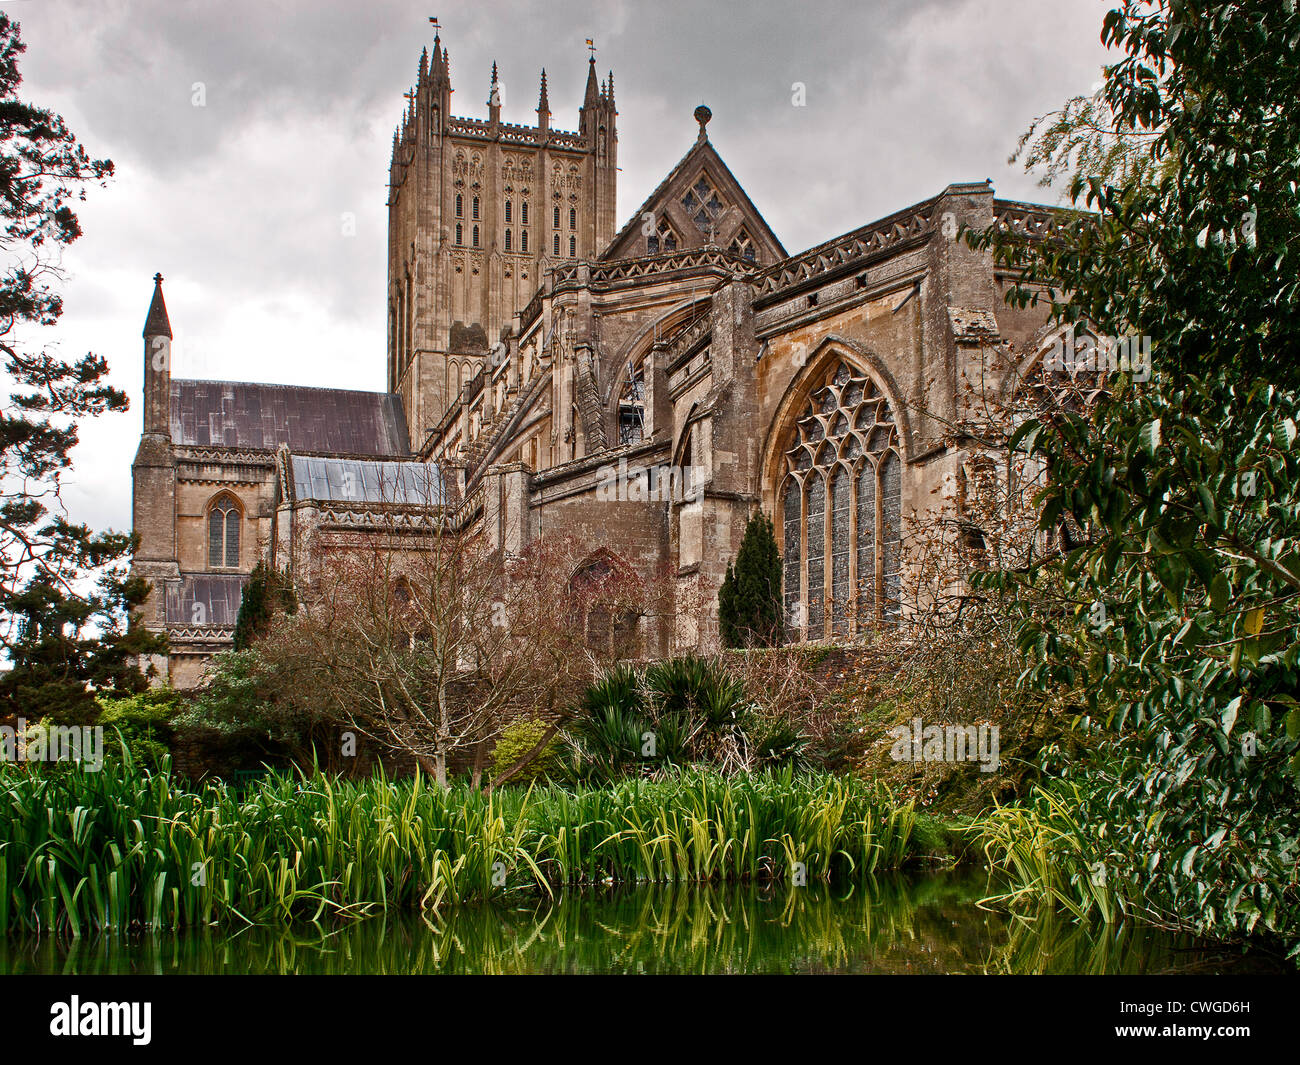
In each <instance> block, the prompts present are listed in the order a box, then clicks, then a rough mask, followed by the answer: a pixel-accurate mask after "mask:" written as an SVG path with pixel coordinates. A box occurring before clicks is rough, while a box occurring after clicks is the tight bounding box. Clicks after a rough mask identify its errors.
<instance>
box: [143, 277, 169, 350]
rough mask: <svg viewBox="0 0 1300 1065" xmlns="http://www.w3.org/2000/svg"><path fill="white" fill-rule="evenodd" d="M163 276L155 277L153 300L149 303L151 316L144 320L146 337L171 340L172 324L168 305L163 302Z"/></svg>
mask: <svg viewBox="0 0 1300 1065" xmlns="http://www.w3.org/2000/svg"><path fill="white" fill-rule="evenodd" d="M162 283H163V276H162V274H154V275H153V299H152V300H151V301H150V302H149V315H148V317H147V318H145V320H144V335H145V336H147V337H166V338H167V339H168V340H170V339H171V335H172V324H171V322H170V321H169V320H168V318H167V303H166V302H165V301H164V300H163V290H162Z"/></svg>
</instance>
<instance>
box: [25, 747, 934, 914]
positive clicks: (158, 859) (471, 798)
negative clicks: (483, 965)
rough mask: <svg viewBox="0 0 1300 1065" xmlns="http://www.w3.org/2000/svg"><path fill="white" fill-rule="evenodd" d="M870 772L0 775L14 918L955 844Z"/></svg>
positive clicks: (724, 866) (889, 863)
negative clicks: (600, 778)
mask: <svg viewBox="0 0 1300 1065" xmlns="http://www.w3.org/2000/svg"><path fill="white" fill-rule="evenodd" d="M943 840H944V834H943V832H942V831H941V830H939V829H938V828H937V827H936V825H935V824H934V823H933V822H931V821H929V820H927V819H925V818H923V817H921V816H920V815H918V814H917V813H915V811H914V810H913V809H912V807H911V805H910V804H897V803H895V802H894V801H893V799H892V797H891V795H890V794H889V793H888V792H887V791H886V790H885V789H883V788H880V787H878V786H873V785H869V784H866V783H863V782H861V781H857V780H853V779H848V778H842V777H833V776H829V775H820V774H793V773H790V772H782V773H772V774H761V775H754V776H748V777H745V776H741V777H732V778H728V779H723V778H721V777H718V776H713V775H709V774H703V773H697V772H683V773H681V774H679V775H674V776H670V777H667V778H665V779H661V780H655V781H647V780H634V781H627V782H624V783H620V784H617V785H614V786H609V787H600V788H594V787H593V788H578V789H574V790H572V791H568V790H562V789H559V788H554V787H549V788H534V789H532V790H525V789H511V788H506V789H501V790H498V791H497V792H496V793H494V794H493V795H491V796H489V795H486V794H484V793H482V792H476V791H471V790H469V789H468V788H464V787H453V788H452V789H451V790H449V791H445V792H444V791H441V790H439V789H437V788H435V787H431V786H430V785H429V784H428V783H427V782H426V781H425V780H423V779H422V778H419V777H417V778H413V779H409V780H402V781H387V780H383V779H379V778H375V779H370V780H365V781H339V780H335V779H332V778H329V777H327V776H324V775H322V774H319V773H317V774H313V775H305V776H290V775H272V776H270V777H267V778H265V779H264V780H263V781H261V782H260V783H259V784H257V785H256V786H255V787H253V788H252V789H250V790H248V791H245V792H242V793H241V792H237V791H235V790H233V789H231V788H229V787H227V786H226V785H224V784H219V783H218V784H211V785H207V786H205V787H202V788H199V789H197V790H195V789H191V788H188V787H186V786H184V785H182V784H181V783H180V782H179V781H177V780H175V779H173V778H172V777H171V776H170V775H168V774H166V773H160V774H150V773H143V772H139V771H133V770H132V769H131V768H130V767H129V766H123V765H117V766H113V765H109V766H106V767H105V769H104V770H103V771H102V772H100V773H80V772H75V773H67V774H61V775H57V776H48V777H42V776H38V775H35V774H31V773H26V772H19V771H13V770H7V771H4V772H3V773H0V928H5V929H10V930H13V929H29V930H41V931H51V930H61V931H67V932H70V933H71V934H73V935H79V934H83V933H88V932H92V931H114V930H125V929H128V928H142V929H155V930H156V929H177V928H181V927H189V926H196V925H211V924H217V925H227V924H287V923H288V922H290V921H293V920H299V919H306V920H326V919H337V918H355V917H361V916H365V915H368V914H372V913H376V912H379V911H382V910H386V909H409V910H429V909H438V908H440V907H443V906H446V905H449V904H455V903H459V902H465V901H471V900H477V899H485V898H491V897H494V896H497V895H501V894H503V893H505V892H507V891H511V890H530V891H536V892H544V893H550V892H552V891H553V890H554V889H555V888H556V887H558V886H561V885H576V884H583V883H607V882H615V883H635V882H678V883H680V882H692V881H694V882H703V881H709V882H733V881H750V880H777V881H788V880H792V879H794V878H796V877H797V876H798V875H799V866H798V865H797V864H796V863H802V872H803V874H804V875H806V877H807V879H808V880H809V881H816V880H821V881H838V880H851V879H853V878H856V877H866V876H868V875H870V874H872V873H874V872H882V871H886V870H891V869H897V868H899V867H901V866H903V865H904V864H906V863H908V862H909V861H918V860H921V859H923V858H925V857H927V856H931V855H932V854H933V853H934V850H935V849H936V848H942V846H943Z"/></svg>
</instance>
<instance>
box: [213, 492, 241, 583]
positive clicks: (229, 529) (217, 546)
mask: <svg viewBox="0 0 1300 1065" xmlns="http://www.w3.org/2000/svg"><path fill="white" fill-rule="evenodd" d="M239 517H240V515H239V504H238V503H236V502H235V499H234V497H233V496H229V495H225V494H224V493H223V494H222V495H219V496H217V498H216V499H214V500H213V501H212V505H211V506H209V507H208V568H209V569H235V568H236V567H238V565H239Z"/></svg>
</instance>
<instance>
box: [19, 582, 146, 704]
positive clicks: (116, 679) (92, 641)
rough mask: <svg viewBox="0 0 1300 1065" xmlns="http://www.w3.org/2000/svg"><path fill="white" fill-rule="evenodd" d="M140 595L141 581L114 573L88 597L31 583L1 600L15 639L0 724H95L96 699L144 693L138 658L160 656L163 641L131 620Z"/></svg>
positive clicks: (136, 615) (138, 621)
mask: <svg viewBox="0 0 1300 1065" xmlns="http://www.w3.org/2000/svg"><path fill="white" fill-rule="evenodd" d="M148 594H149V586H148V584H147V583H146V582H145V581H143V580H141V579H139V578H138V577H127V576H124V575H123V574H122V573H121V571H120V568H119V569H116V570H114V571H111V572H109V573H108V574H107V575H105V576H104V577H103V578H102V579H101V580H100V583H99V589H98V591H97V593H95V594H92V595H71V594H68V593H66V592H64V591H63V589H61V588H59V587H58V586H57V585H55V584H52V583H50V582H48V581H44V580H41V579H34V580H32V581H30V582H29V583H28V584H27V585H26V586H25V587H24V588H23V589H22V590H21V591H19V592H17V593H15V594H13V595H7V596H5V597H4V600H3V603H2V604H0V607H2V608H3V609H4V610H5V611H6V613H7V614H8V615H9V616H11V617H14V618H16V619H17V625H16V628H17V637H16V638H15V639H13V640H12V641H10V645H9V659H10V663H11V668H10V669H9V670H8V671H6V672H4V673H2V674H0V717H19V716H21V717H25V718H27V719H28V720H29V721H36V720H39V719H42V718H49V719H51V720H53V721H56V722H59V723H61V724H90V723H93V722H94V721H95V720H96V719H97V717H98V716H99V706H98V703H97V702H96V697H97V696H119V697H120V696H127V695H133V694H136V693H138V692H142V691H144V690H146V689H147V688H148V687H149V681H148V678H147V676H146V675H145V673H144V672H142V671H141V669H140V666H139V662H140V659H141V656H147V655H153V654H162V653H164V652H165V651H166V649H167V641H166V638H165V637H163V636H162V635H160V634H158V633H153V632H150V631H149V630H148V629H146V628H145V626H144V622H143V619H142V618H141V616H140V614H139V613H137V612H136V608H137V607H139V606H140V605H141V604H142V603H143V602H144V600H145V598H146V597H147V596H148Z"/></svg>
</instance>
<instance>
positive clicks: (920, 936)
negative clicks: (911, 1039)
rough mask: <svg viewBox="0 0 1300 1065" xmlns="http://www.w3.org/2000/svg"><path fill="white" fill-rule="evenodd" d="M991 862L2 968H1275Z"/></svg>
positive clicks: (657, 893)
mask: <svg viewBox="0 0 1300 1065" xmlns="http://www.w3.org/2000/svg"><path fill="white" fill-rule="evenodd" d="M987 892H988V885H987V882H986V880H985V878H984V877H983V876H982V875H976V874H970V873H961V874H952V873H949V874H941V875H931V876H922V877H914V878H911V879H906V878H901V877H900V878H896V879H880V880H876V881H874V882H872V883H871V884H869V885H856V886H845V887H842V888H830V887H826V886H819V885H810V886H808V887H803V888H790V887H788V886H784V885H782V886H779V887H778V886H772V887H768V888H764V887H754V886H739V887H737V886H707V885H705V886H702V885H676V886H653V887H647V886H641V887H634V888H619V889H612V888H611V889H609V890H603V891H582V892H576V891H575V892H569V893H566V894H564V895H562V896H559V897H558V898H557V899H555V900H554V901H551V900H547V899H538V898H536V897H531V896H529V897H519V898H515V899H513V900H512V901H510V902H503V903H498V904H494V905H475V906H465V907H460V908H456V909H452V910H447V911H445V912H444V914H443V915H442V917H441V918H439V919H436V920H435V919H430V920H427V921H426V920H424V919H423V918H422V917H420V916H419V915H418V914H402V915H388V916H386V917H382V918H381V917H376V918H371V919H368V920H363V921H356V922H352V923H348V924H342V925H332V926H329V927H317V926H314V925H307V926H299V927H295V928H292V929H287V930H286V929H280V928H277V929H272V928H250V929H245V930H243V931H235V932H229V931H223V932H215V931H212V930H204V931H200V932H189V933H183V934H179V935H171V934H167V935H161V934H160V935H149V936H126V937H121V938H111V937H93V938H85V939H80V940H73V939H66V938H56V937H45V938H40V939H38V938H11V939H8V940H0V973H9V974H21V973H63V974H68V975H73V974H76V975H94V974H129V973H240V974H242V973H327V974H328V973H356V974H362V973H1162V972H1196V973H1226V972H1273V971H1280V968H1281V967H1280V965H1279V963H1278V962H1277V961H1276V960H1275V959H1272V958H1270V957H1268V956H1266V955H1259V954H1254V955H1248V956H1245V957H1243V956H1242V955H1240V954H1239V953H1234V952H1230V951H1222V950H1215V949H1212V948H1207V947H1204V946H1200V945H1198V944H1196V943H1194V942H1192V941H1190V940H1188V939H1187V938H1185V937H1182V936H1177V935H1172V934H1170V933H1167V932H1163V931H1160V930H1157V929H1152V928H1149V927H1145V926H1141V925H1136V924H1131V923H1130V924H1126V925H1124V926H1122V927H1118V928H1110V929H1107V928H1104V927H1093V928H1087V927H1081V926H1079V925H1077V924H1074V923H1072V922H1071V921H1069V920H1068V919H1066V918H1065V917H1063V916H1060V915H1057V916H1055V917H1053V916H1046V917H1043V918H1041V919H1040V920H1038V921H1036V922H1034V923H1033V924H1032V925H1027V924H1025V923H1024V922H1019V921H1014V920H1012V919H1010V918H1009V917H1007V916H1006V915H1005V914H1002V913H998V912H994V911H990V910H988V909H984V908H981V907H980V906H979V905H978V902H979V900H980V899H981V898H982V897H983V896H984V895H986V894H987Z"/></svg>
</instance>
